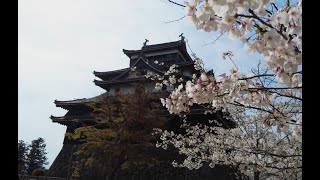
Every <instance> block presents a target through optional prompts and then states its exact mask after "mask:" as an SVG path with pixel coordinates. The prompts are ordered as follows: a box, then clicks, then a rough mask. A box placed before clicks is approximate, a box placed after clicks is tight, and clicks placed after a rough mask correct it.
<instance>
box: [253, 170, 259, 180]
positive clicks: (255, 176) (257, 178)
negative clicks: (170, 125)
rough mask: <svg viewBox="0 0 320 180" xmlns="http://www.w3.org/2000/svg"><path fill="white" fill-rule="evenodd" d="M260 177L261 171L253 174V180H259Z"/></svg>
mask: <svg viewBox="0 0 320 180" xmlns="http://www.w3.org/2000/svg"><path fill="white" fill-rule="evenodd" d="M259 176H260V172H259V171H255V172H254V173H253V179H254V180H259Z"/></svg>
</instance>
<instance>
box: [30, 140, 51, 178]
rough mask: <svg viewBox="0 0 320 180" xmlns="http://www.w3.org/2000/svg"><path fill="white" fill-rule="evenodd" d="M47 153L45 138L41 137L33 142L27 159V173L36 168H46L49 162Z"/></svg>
mask: <svg viewBox="0 0 320 180" xmlns="http://www.w3.org/2000/svg"><path fill="white" fill-rule="evenodd" d="M46 154H47V152H46V144H45V141H44V139H43V138H41V137H39V138H38V139H36V140H33V141H32V142H31V144H30V145H29V153H28V154H27V160H26V164H27V173H28V174H29V175H31V173H32V172H33V170H35V169H38V168H44V167H43V166H44V165H45V164H47V157H46Z"/></svg>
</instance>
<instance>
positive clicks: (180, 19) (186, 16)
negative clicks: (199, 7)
mask: <svg viewBox="0 0 320 180" xmlns="http://www.w3.org/2000/svg"><path fill="white" fill-rule="evenodd" d="M185 17H187V16H182V17H181V18H179V19H176V20H172V21H165V22H164V23H166V24H168V23H173V22H177V21H180V20H181V19H183V18H185Z"/></svg>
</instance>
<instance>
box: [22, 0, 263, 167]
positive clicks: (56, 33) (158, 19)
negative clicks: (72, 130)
mask: <svg viewBox="0 0 320 180" xmlns="http://www.w3.org/2000/svg"><path fill="white" fill-rule="evenodd" d="M177 2H179V1H177ZM180 2H183V1H181V0H180ZM18 3H19V4H18V8H19V9H18V13H19V14H18V18H19V19H18V43H19V44H18V103H19V107H18V138H19V139H22V140H25V141H27V142H30V141H32V140H34V139H36V138H38V137H42V138H44V139H45V141H46V143H47V152H48V154H47V157H48V161H49V165H51V163H52V162H53V161H54V159H55V158H56V156H57V155H58V153H59V151H60V150H61V148H62V143H63V138H64V133H65V130H66V127H65V126H63V125H59V124H55V123H52V122H51V119H50V118H49V117H50V115H54V116H63V115H64V114H65V113H66V111H65V110H63V109H61V108H57V107H55V105H54V103H53V102H54V100H55V99H57V100H73V99H78V98H90V97H93V96H96V95H99V94H101V93H103V92H104V90H103V89H101V88H99V87H98V86H95V85H94V83H93V80H94V78H95V77H94V75H93V74H92V72H93V71H94V70H95V71H109V70H116V69H119V68H125V67H128V65H129V59H128V58H127V56H126V55H124V54H123V52H122V49H129V50H136V49H140V48H141V47H142V44H143V42H144V39H149V43H148V44H155V43H164V42H169V41H177V40H179V39H180V38H179V37H178V36H179V35H180V34H181V33H182V32H183V33H184V35H185V37H186V39H187V40H188V42H189V44H190V47H191V49H192V51H193V52H194V53H196V54H197V55H198V56H199V57H201V58H203V59H204V61H205V64H206V66H207V67H210V68H212V69H214V72H215V73H216V74H218V75H219V73H220V74H221V73H222V72H224V71H226V70H228V69H229V68H230V67H232V63H231V62H230V61H225V60H222V58H221V54H222V52H225V51H227V50H231V51H233V52H234V54H235V58H234V61H235V62H236V64H238V65H239V67H240V69H243V70H245V69H246V68H248V67H249V65H252V64H253V62H254V61H255V60H256V59H257V58H258V57H257V56H256V55H254V56H253V55H251V56H249V55H248V54H247V52H246V50H245V48H244V47H243V45H242V44H241V43H239V42H237V41H232V40H228V39H227V37H226V36H225V35H224V36H222V37H221V39H220V40H219V41H217V42H216V43H215V44H214V45H208V46H204V47H203V46H202V45H203V44H205V43H209V42H211V41H213V40H214V39H215V38H216V37H218V35H219V34H214V33H206V32H203V31H198V30H196V29H195V28H194V27H193V26H192V25H191V24H190V23H189V22H188V21H187V20H186V19H183V20H181V21H178V22H174V23H165V22H166V21H170V20H175V19H179V18H180V17H182V16H183V15H184V10H183V9H182V8H181V7H179V6H176V5H173V4H170V3H167V2H166V1H165V0H120V1H118V0H117V1H111V0H19V1H18ZM188 51H189V52H190V49H188ZM49 165H48V166H49Z"/></svg>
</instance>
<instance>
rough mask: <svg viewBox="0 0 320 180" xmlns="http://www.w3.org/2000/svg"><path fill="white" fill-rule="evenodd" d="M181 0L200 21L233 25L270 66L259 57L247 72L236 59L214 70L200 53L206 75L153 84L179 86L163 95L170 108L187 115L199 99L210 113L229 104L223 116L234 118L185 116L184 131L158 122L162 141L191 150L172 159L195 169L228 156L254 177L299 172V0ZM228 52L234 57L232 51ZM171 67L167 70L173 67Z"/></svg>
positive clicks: (236, 35)
mask: <svg viewBox="0 0 320 180" xmlns="http://www.w3.org/2000/svg"><path fill="white" fill-rule="evenodd" d="M170 2H172V1H170ZM174 4H177V3H174ZM179 5H180V6H184V7H185V9H186V14H187V16H188V17H189V18H190V20H191V22H192V23H193V24H194V25H195V26H196V28H197V29H202V30H204V31H207V32H212V31H220V32H221V33H228V34H229V37H230V38H231V39H238V40H240V41H241V42H243V43H244V44H245V46H246V47H248V49H249V51H250V52H258V53H260V54H262V55H263V56H264V57H265V61H264V62H265V67H263V68H261V66H260V63H259V65H258V67H257V68H256V69H252V73H253V74H244V73H241V72H240V71H239V70H238V68H237V66H236V64H234V68H233V69H232V70H231V71H230V73H224V74H221V75H219V76H217V77H215V76H214V75H212V74H210V73H209V72H208V70H206V69H204V68H203V66H202V65H203V63H202V60H201V59H200V58H196V60H195V68H197V69H199V70H200V71H201V72H202V73H201V75H193V79H192V80H190V81H187V82H186V83H181V84H176V80H172V79H171V80H170V79H165V80H163V81H162V82H161V83H160V85H159V84H158V85H157V86H156V87H159V86H161V84H169V85H170V86H174V87H175V89H174V90H173V91H172V92H171V94H170V96H169V97H168V98H165V99H161V101H162V103H163V105H164V106H165V107H166V108H167V109H168V111H169V112H170V113H173V114H180V115H183V114H184V113H187V112H189V111H190V107H192V106H194V105H201V106H204V107H205V108H207V112H206V113H215V112H217V111H218V110H219V111H220V110H222V111H225V112H228V114H229V116H227V117H224V118H227V119H231V120H232V121H235V122H236V123H237V128H235V129H225V128H221V127H219V126H218V127H208V126H204V125H190V124H188V123H187V119H186V122H185V123H184V124H183V125H182V127H183V128H185V129H186V132H187V133H186V134H175V132H168V131H163V130H161V129H158V132H159V133H161V134H162V136H161V142H159V143H158V144H157V146H161V147H162V148H164V149H166V148H167V147H168V146H169V145H173V147H176V148H177V149H178V150H179V152H180V153H181V154H185V155H186V159H185V160H184V162H182V163H177V162H173V165H174V166H180V167H188V168H190V169H193V168H196V169H197V168H199V167H201V166H202V165H203V163H209V166H210V167H214V166H215V165H216V164H227V165H234V166H238V167H239V169H240V170H241V172H242V173H244V174H246V175H248V176H250V177H252V179H269V178H272V179H288V178H289V179H301V173H302V171H301V168H302V167H301V165H302V148H301V140H302V139H301V137H302V71H299V70H298V69H299V68H302V65H301V63H302V18H301V17H302V11H301V1H298V2H292V1H290V0H287V1H286V3H285V4H284V5H281V4H280V3H279V2H278V1H276V2H273V1H269V0H263V1H258V0H252V1H246V0H234V1H233V0H190V1H188V2H187V3H186V5H181V4H179ZM281 6H282V7H281ZM223 58H224V59H227V58H228V59H229V60H231V61H232V62H233V60H232V58H233V54H232V52H230V51H227V52H226V53H224V54H223ZM233 63H234V62H233ZM173 69H174V67H173V68H171V70H169V71H168V74H170V73H171V74H172V75H174V73H175V71H174V70H173ZM171 77H172V76H171ZM168 82H169V83H168ZM208 105H210V106H208ZM212 121H217V120H216V119H213V120H212Z"/></svg>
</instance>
